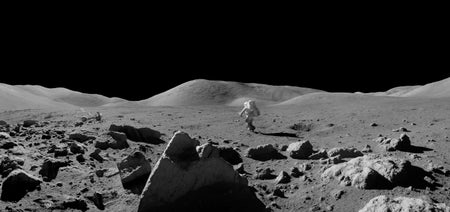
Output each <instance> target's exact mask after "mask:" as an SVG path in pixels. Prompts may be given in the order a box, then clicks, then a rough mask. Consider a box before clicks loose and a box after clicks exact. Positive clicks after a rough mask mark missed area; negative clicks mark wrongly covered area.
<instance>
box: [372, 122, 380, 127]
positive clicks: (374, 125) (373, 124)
mask: <svg viewBox="0 0 450 212" xmlns="http://www.w3.org/2000/svg"><path fill="white" fill-rule="evenodd" d="M370 126H371V127H377V126H378V124H377V123H371V124H370Z"/></svg>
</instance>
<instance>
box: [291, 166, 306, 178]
mask: <svg viewBox="0 0 450 212" xmlns="http://www.w3.org/2000/svg"><path fill="white" fill-rule="evenodd" d="M303 174H304V173H303V172H301V171H300V170H299V169H298V168H297V167H292V168H291V176H292V177H295V178H297V177H300V176H302V175H303Z"/></svg>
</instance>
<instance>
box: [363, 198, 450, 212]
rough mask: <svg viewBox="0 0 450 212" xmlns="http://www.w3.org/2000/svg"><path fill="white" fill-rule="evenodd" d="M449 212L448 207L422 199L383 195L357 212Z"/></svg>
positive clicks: (449, 208)
mask: <svg viewBox="0 0 450 212" xmlns="http://www.w3.org/2000/svg"><path fill="white" fill-rule="evenodd" d="M372 211H380V212H383V211H386V212H387V211H389V212H403V211H411V212H419V211H420V212H449V211H450V207H449V206H447V205H445V204H444V203H430V202H427V201H425V200H423V199H419V198H411V197H396V198H390V197H387V196H385V195H381V196H377V197H375V198H373V199H371V200H370V201H369V202H368V203H367V204H366V205H365V206H364V208H362V209H361V210H359V212H372Z"/></svg>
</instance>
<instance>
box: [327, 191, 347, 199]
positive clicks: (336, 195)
mask: <svg viewBox="0 0 450 212" xmlns="http://www.w3.org/2000/svg"><path fill="white" fill-rule="evenodd" d="M344 193H345V191H344V190H342V189H334V190H332V191H331V192H330V195H331V196H332V197H333V198H334V199H335V200H338V199H340V198H341V197H342V195H344Z"/></svg>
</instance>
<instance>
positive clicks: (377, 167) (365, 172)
mask: <svg viewBox="0 0 450 212" xmlns="http://www.w3.org/2000/svg"><path fill="white" fill-rule="evenodd" d="M414 172H415V169H414V168H413V167H412V165H411V163H410V162H409V161H408V160H403V159H398V158H392V157H380V156H376V155H366V156H363V157H357V158H353V159H351V160H349V161H348V162H345V163H341V164H337V165H334V166H332V167H330V168H328V169H326V170H325V171H324V172H323V173H322V178H323V179H325V180H330V179H337V180H339V181H340V184H341V185H343V186H353V187H356V188H360V189H382V188H389V187H392V186H395V185H399V184H403V183H406V181H408V180H407V179H408V178H412V177H414V176H409V175H410V174H413V173H414ZM402 181H403V182H402Z"/></svg>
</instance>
